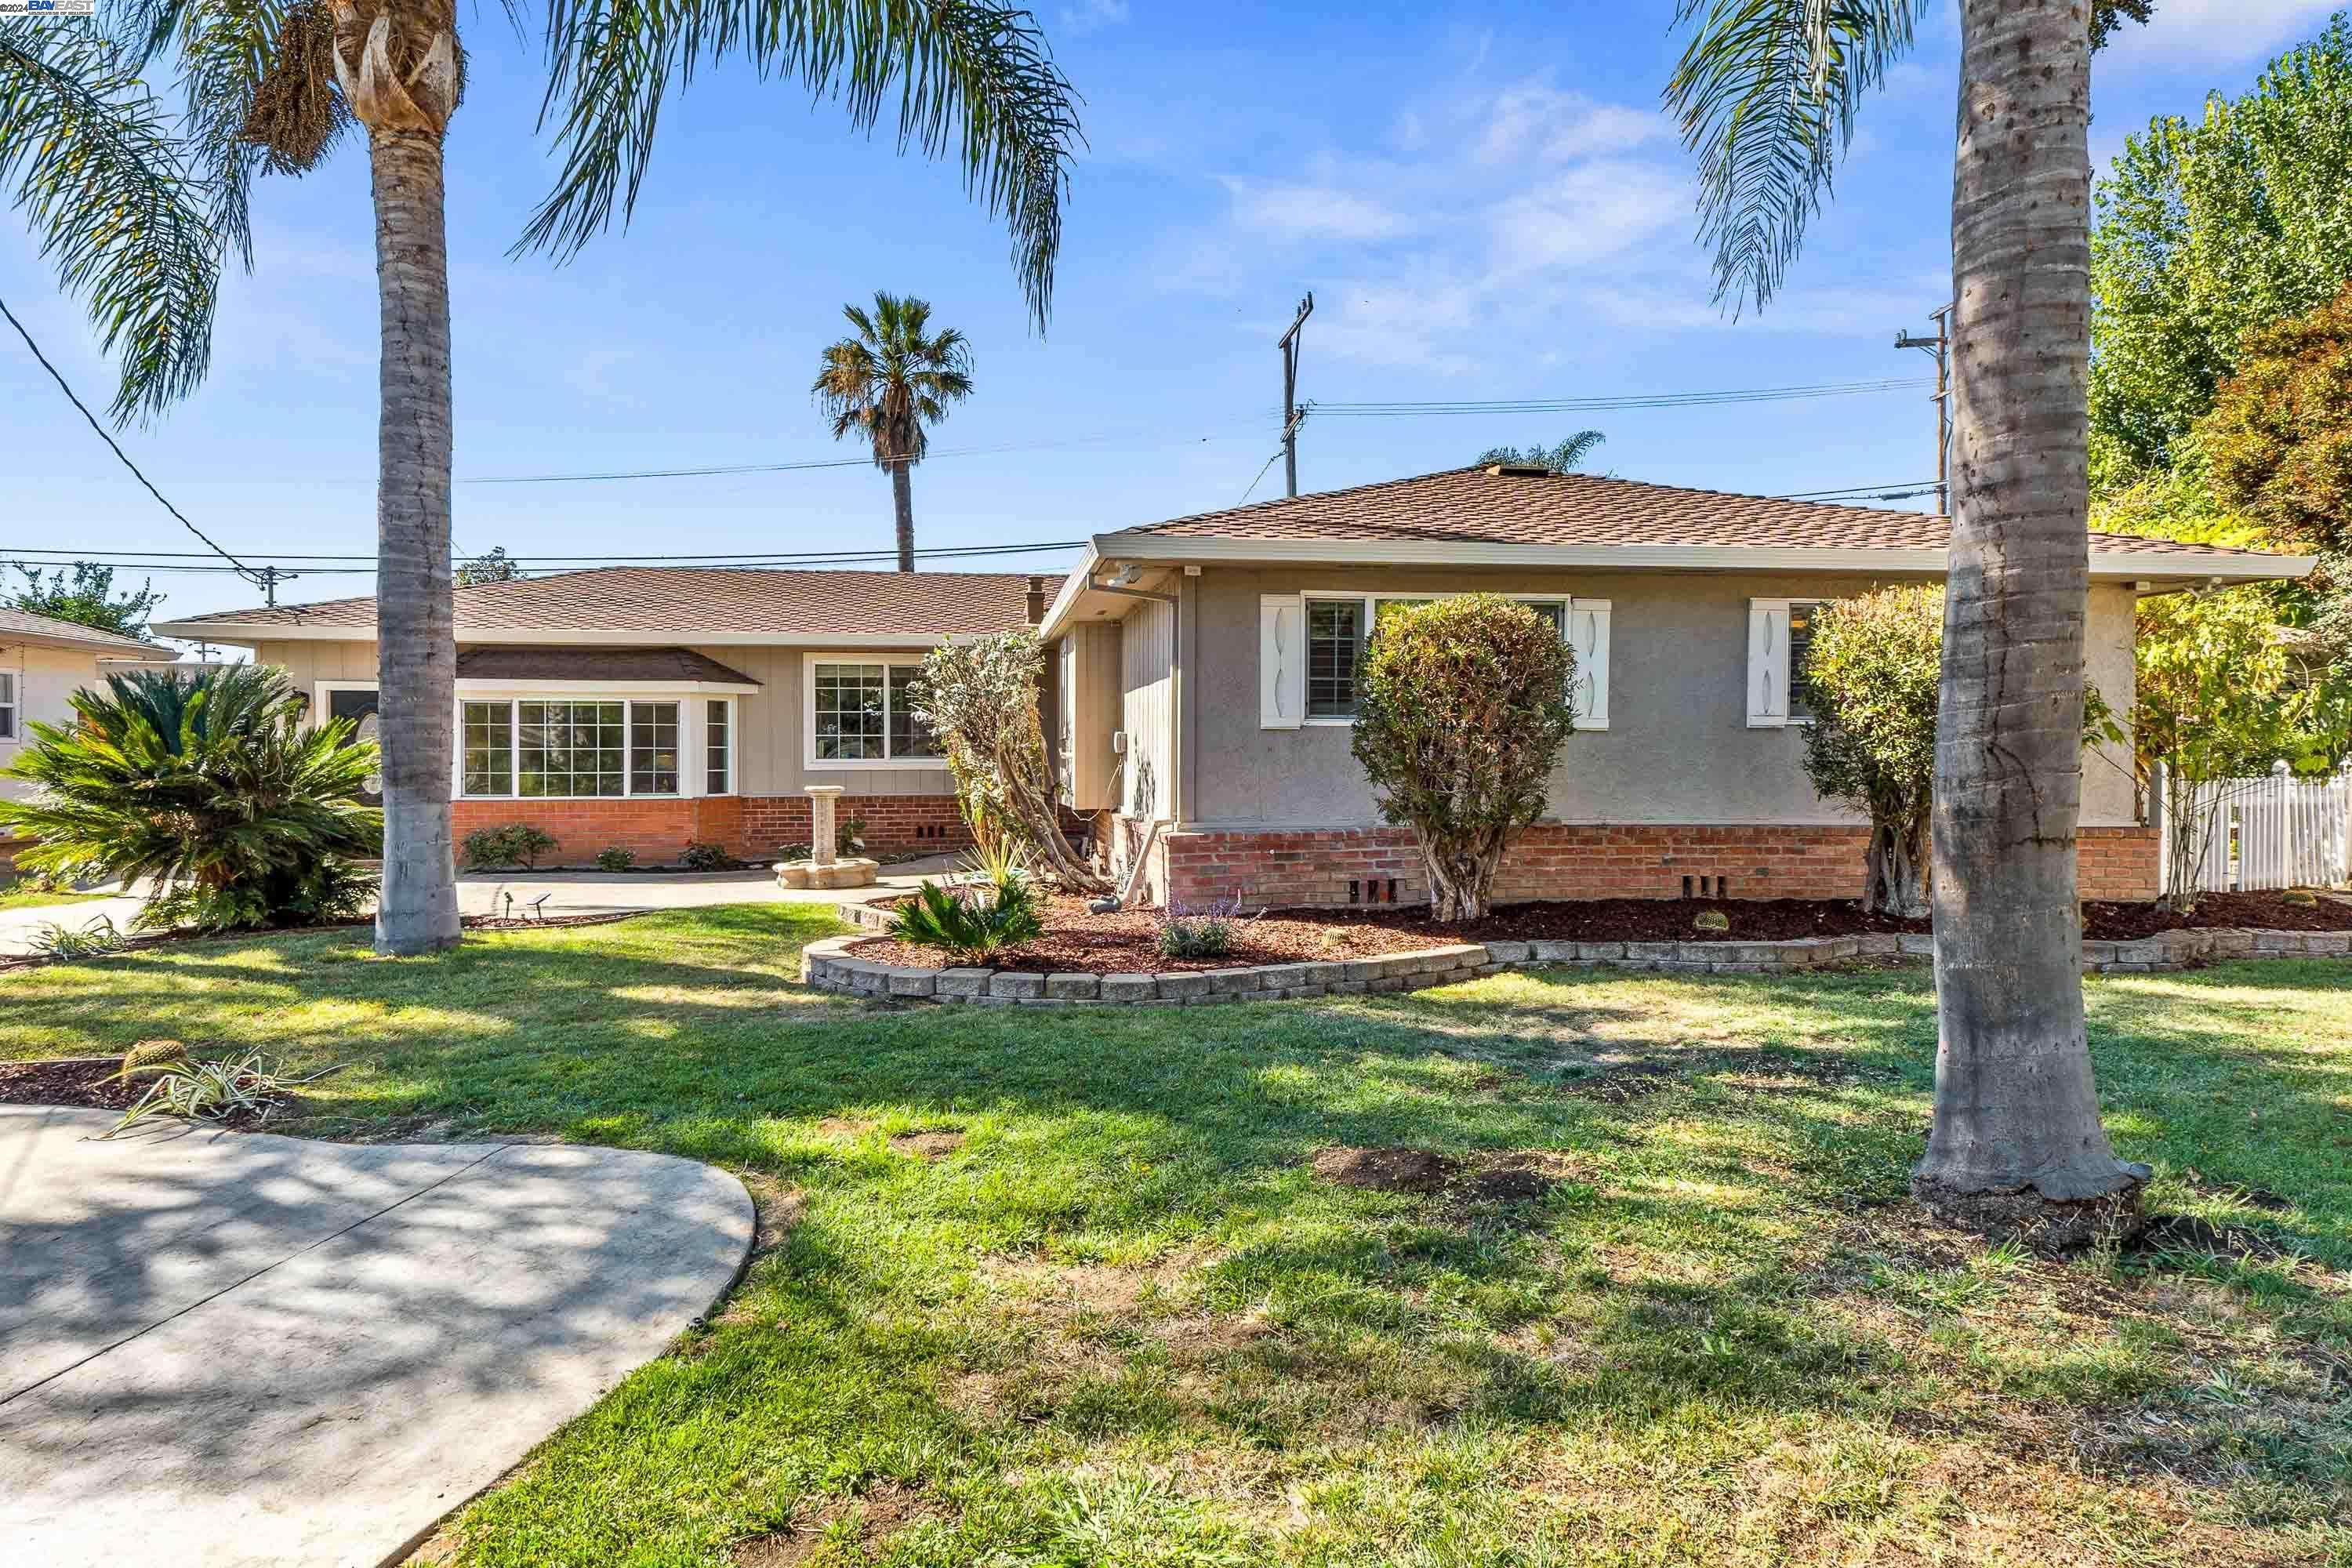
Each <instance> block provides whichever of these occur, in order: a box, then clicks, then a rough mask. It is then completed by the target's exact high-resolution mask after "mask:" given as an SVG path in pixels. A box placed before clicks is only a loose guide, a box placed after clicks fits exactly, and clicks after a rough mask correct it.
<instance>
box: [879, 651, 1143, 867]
mask: <svg viewBox="0 0 2352 1568" xmlns="http://www.w3.org/2000/svg"><path fill="white" fill-rule="evenodd" d="M1044 680H1045V645H1044V644H1043V643H1040V642H1039V641H1038V640H1037V634H1036V633H1035V632H1034V631H1029V630H1027V629H1025V628H1024V629H1023V630H1020V631H1011V632H1001V633H999V634H998V635H996V636H994V637H978V638H975V639H973V640H972V641H971V642H943V643H941V644H940V646H939V647H935V648H933V649H932V650H931V651H930V652H929V654H927V655H925V656H924V658H923V668H922V673H921V675H920V676H919V678H918V679H917V680H916V682H915V688H914V691H913V694H912V695H913V701H914V709H915V720H916V722H918V723H919V724H921V725H922V726H923V728H925V729H926V730H929V731H930V732H931V734H932V735H933V736H935V737H937V739H938V741H939V743H940V751H942V752H945V753H946V755H947V760H948V771H949V772H950V773H951V774H952V775H954V778H955V781H956V798H957V799H958V801H959V802H961V805H962V806H963V810H964V820H965V821H966V822H967V823H968V824H969V825H970V826H971V830H972V837H973V838H974V839H976V840H977V841H978V842H979V844H980V846H981V847H982V851H983V853H986V854H990V855H993V856H996V857H999V858H1000V863H1002V862H1003V859H1004V858H1008V857H1009V858H1020V859H1026V860H1027V861H1028V862H1029V863H1030V864H1032V865H1034V866H1036V867H1037V868H1039V869H1040V870H1042V871H1045V872H1047V873H1050V874H1051V875H1052V877H1053V878H1054V879H1055V881H1056V882H1059V883H1060V884H1061V885H1062V886H1063V887H1065V888H1067V889H1072V890H1073V891H1082V892H1097V893H1098V892H1102V891H1105V890H1106V889H1108V887H1109V883H1108V882H1107V881H1105V880H1104V879H1103V878H1102V877H1101V876H1100V875H1098V874H1097V872H1096V871H1095V869H1094V868H1092V867H1090V866H1088V865H1087V863H1086V862H1085V861H1084V860H1082V859H1080V858H1078V855H1077V853H1076V851H1075V850H1073V849H1072V848H1071V847H1070V845H1069V840H1068V839H1066V837H1063V834H1062V815H1061V805H1060V802H1059V798H1058V796H1057V795H1056V794H1055V786H1054V767H1053V762H1052V759H1051V758H1050V757H1049V756H1048V755H1047V753H1046V751H1045V731H1044V729H1043V728H1042V727H1041V726H1040V724H1039V722H1038V719H1037V693H1038V692H1039V691H1040V690H1041V689H1043V685H1042V683H1043V682H1044Z"/></svg>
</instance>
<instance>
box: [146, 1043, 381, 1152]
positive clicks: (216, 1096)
mask: <svg viewBox="0 0 2352 1568" xmlns="http://www.w3.org/2000/svg"><path fill="white" fill-rule="evenodd" d="M334 1070H335V1069H334V1068H331V1067H327V1068H320V1069H319V1070H318V1071H317V1072H314V1073H311V1074H310V1076H309V1077H307V1078H291V1079H289V1078H286V1077H283V1076H281V1075H280V1074H279V1073H278V1070H277V1068H275V1067H274V1066H272V1065H271V1063H270V1061H269V1058H267V1057H264V1056H262V1055H260V1054H259V1053H258V1052H257V1053H255V1054H254V1055H251V1056H248V1057H246V1058H242V1059H240V1060H237V1061H230V1060H228V1059H227V1058H221V1059H219V1060H215V1061H166V1062H155V1063H150V1064H148V1065H146V1066H143V1067H135V1068H126V1069H125V1071H124V1072H123V1073H122V1074H121V1075H120V1076H122V1077H131V1076H135V1075H137V1074H140V1073H152V1074H153V1075H154V1076H155V1081H154V1082H153V1083H152V1084H150V1085H148V1086H147V1092H146V1093H144V1094H142V1095H141V1096H140V1097H139V1099H138V1100H137V1101H135V1102H134V1103H133V1104H132V1105H131V1109H130V1110H126V1111H124V1112H123V1113H122V1120H121V1121H118V1122H116V1123H115V1124H114V1125H113V1126H111V1127H110V1128H108V1129H107V1130H106V1136H107V1137H109V1138H111V1137H113V1136H114V1135H115V1134H116V1133H118V1132H121V1131H124V1130H126V1129H128V1128H131V1127H135V1126H137V1125H138V1124H139V1123H141V1122H142V1121H148V1120H150V1119H151V1118H153V1117H159V1116H168V1117H174V1118H177V1119H178V1120H180V1121H229V1120H231V1119H232V1118H235V1117H237V1116H251V1117H252V1118H253V1119H254V1120H255V1121H268V1119H269V1113H270V1112H271V1111H273V1110H277V1109H278V1103H279V1102H280V1101H281V1100H284V1099H285V1098H286V1096H287V1095H288V1094H289V1093H290V1092H292V1091H293V1090H294V1089H299V1088H300V1087H301V1086H302V1085H304V1084H306V1083H310V1082H313V1081H315V1080H317V1079H321V1078H324V1077H326V1076H327V1074H329V1073H331V1072H332V1071H334Z"/></svg>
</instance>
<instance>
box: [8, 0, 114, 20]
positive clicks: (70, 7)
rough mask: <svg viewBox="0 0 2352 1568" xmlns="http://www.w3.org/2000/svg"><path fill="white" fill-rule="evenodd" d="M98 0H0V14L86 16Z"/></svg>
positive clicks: (95, 8) (90, 12)
mask: <svg viewBox="0 0 2352 1568" xmlns="http://www.w3.org/2000/svg"><path fill="white" fill-rule="evenodd" d="M97 8H98V0H0V16H90V15H91V14H92V13H94V12H95V11H96V10H97Z"/></svg>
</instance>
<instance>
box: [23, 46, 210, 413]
mask: <svg viewBox="0 0 2352 1568" xmlns="http://www.w3.org/2000/svg"><path fill="white" fill-rule="evenodd" d="M8 185H13V186H14V188H15V195H14V202H15V205H16V208H17V209H18V210H19V211H21V212H23V213H24V214H25V215H26V218H27V220H28V221H29V222H30V224H31V226H32V229H33V232H34V233H35V234H36V235H37V236H38V237H39V240H40V247H41V254H42V256H43V257H44V258H47V259H48V260H49V261H50V262H51V263H52V264H53V265H54V266H55V267H56V268H57V272H58V282H59V284H60V285H61V286H62V287H63V288H64V289H65V290H66V292H67V293H68V294H69V295H72V296H74V297H76V298H78V299H79V300H82V301H83V302H84V303H85V304H87V305H88V307H89V314H90V319H91V321H93V322H94V323H95V324H96V326H97V328H98V331H99V340H100V343H101V344H102V345H103V346H104V348H105V350H106V352H107V353H109V354H110V355H115V354H119V355H120V356H121V367H122V369H121V384H119V385H118V387H117V388H116V390H115V395H114V407H113V413H114V416H115V417H116V418H117V419H118V420H122V419H128V418H130V417H131V416H133V415H134V414H135V415H153V414H157V413H160V412H162V411H163V409H164V408H165V407H167V406H168V405H171V404H172V403H173V402H175V401H177V400H178V399H180V398H182V397H184V396H186V395H188V394H189V393H190V392H193V391H194V390H195V387H196V385H197V384H198V383H199V382H201V381H202V380H203V379H204V375H205V369H206V368H207V367H208V366H209V365H210V363H212V335H213V309H214V306H215V303H216V302H217V300H218V299H219V294H220V267H221V257H222V251H223V246H224V229H223V226H222V225H223V215H222V214H221V213H219V212H218V211H217V210H215V206H216V204H215V201H214V196H215V193H214V191H213V190H212V189H211V188H210V186H209V185H208V184H207V183H206V182H205V180H204V179H203V178H202V176H201V175H200V174H196V173H194V172H192V171H191V170H190V168H189V167H188V165H187V162H186V160H185V159H184V156H183V155H182V152H181V149H180V146H179V144H178V142H176V140H175V139H174V137H173V126H172V122H171V118H170V116H169V115H168V114H167V113H166V112H165V110H164V109H163V104H162V103H161V102H160V101H159V100H157V99H156V97H155V95H154V93H153V92H152V90H151V89H149V88H148V86H147V84H146V82H145V81H144V80H143V79H142V78H141V76H140V74H139V60H138V56H137V55H136V54H135V53H134V52H133V51H132V50H131V49H129V48H126V47H122V46H121V44H119V43H118V42H116V41H115V40H114V39H112V38H111V37H108V36H107V35H106V34H104V33H101V32H100V31H99V30H98V29H95V28H89V27H72V26H55V25H54V24H51V23H48V22H46V21H43V22H27V21H19V20H13V19H12V20H0V186H8Z"/></svg>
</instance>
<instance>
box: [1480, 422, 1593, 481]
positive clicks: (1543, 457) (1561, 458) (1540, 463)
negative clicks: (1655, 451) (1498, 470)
mask: <svg viewBox="0 0 2352 1568" xmlns="http://www.w3.org/2000/svg"><path fill="white" fill-rule="evenodd" d="M1607 439H1609V437H1606V436H1604V435H1602V434H1601V432H1600V431H1598V430H1579V431H1578V432H1577V433H1576V434H1575V435H1573V436H1570V437H1568V438H1567V439H1566V440H1563V441H1556V442H1554V443H1553V444H1552V445H1550V446H1549V447H1547V446H1545V445H1544V444H1543V443H1542V442H1540V441H1538V442H1537V443H1536V444H1535V445H1533V446H1531V447H1487V448H1486V450H1485V451H1483V452H1481V453H1479V454H1478V467H1480V468H1485V467H1486V466H1487V465H1488V464H1490V463H1507V464H1509V465H1510V466H1512V467H1514V468H1517V467H1520V466H1525V467H1527V468H1549V469H1550V470H1551V471H1552V472H1553V473H1555V474H1567V473H1573V472H1575V471H1576V470H1577V469H1578V468H1582V467H1583V466H1584V459H1585V458H1588V457H1590V456H1591V453H1592V448H1593V447H1598V446H1599V445H1601V442H1603V441H1606V440H1607Z"/></svg>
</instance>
